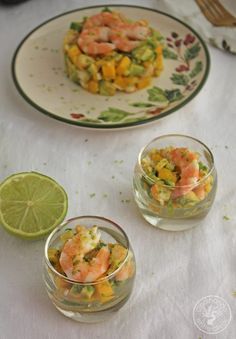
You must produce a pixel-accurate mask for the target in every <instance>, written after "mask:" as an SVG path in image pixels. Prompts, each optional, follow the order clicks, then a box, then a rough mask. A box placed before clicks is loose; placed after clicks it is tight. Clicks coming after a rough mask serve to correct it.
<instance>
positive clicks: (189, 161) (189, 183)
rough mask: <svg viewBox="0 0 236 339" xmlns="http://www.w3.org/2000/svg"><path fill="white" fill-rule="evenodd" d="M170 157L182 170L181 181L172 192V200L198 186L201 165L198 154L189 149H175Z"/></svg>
mask: <svg viewBox="0 0 236 339" xmlns="http://www.w3.org/2000/svg"><path fill="white" fill-rule="evenodd" d="M170 157H171V160H172V161H173V163H174V164H175V165H176V166H177V167H178V168H179V170H180V180H179V181H178V182H177V184H176V187H175V189H174V191H173V192H172V198H177V197H179V196H182V195H184V194H186V193H188V192H190V191H191V190H192V189H193V188H194V187H195V186H196V183H197V181H198V179H199V164H198V159H197V155H196V153H193V152H191V151H189V150H188V149H187V148H175V149H174V150H172V151H171V152H170Z"/></svg>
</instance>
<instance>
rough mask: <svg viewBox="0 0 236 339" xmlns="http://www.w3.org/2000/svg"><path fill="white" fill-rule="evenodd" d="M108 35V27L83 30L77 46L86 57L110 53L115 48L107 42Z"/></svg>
mask: <svg viewBox="0 0 236 339" xmlns="http://www.w3.org/2000/svg"><path fill="white" fill-rule="evenodd" d="M109 33H110V29H109V28H108V27H95V28H88V29H84V30H83V31H82V32H81V34H80V36H79V38H78V45H79V47H80V48H81V49H82V51H83V52H84V53H86V54H88V55H98V54H107V53H110V52H111V51H113V50H114V49H115V48H116V47H115V45H114V44H113V43H110V42H108V41H109Z"/></svg>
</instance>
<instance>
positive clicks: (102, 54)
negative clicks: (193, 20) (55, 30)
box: [63, 10, 163, 96]
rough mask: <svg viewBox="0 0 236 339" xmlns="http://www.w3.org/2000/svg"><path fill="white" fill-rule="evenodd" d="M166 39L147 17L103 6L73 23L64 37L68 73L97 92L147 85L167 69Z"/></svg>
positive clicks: (107, 93) (88, 89) (110, 94)
mask: <svg viewBox="0 0 236 339" xmlns="http://www.w3.org/2000/svg"><path fill="white" fill-rule="evenodd" d="M162 40H163V37H162V36H161V34H160V33H159V32H158V31H156V30H155V29H154V28H152V27H150V26H149V24H148V22H147V21H146V20H138V21H132V20H130V19H129V18H126V17H125V16H124V14H123V13H120V12H116V11H111V10H103V11H101V12H100V13H97V14H95V15H92V16H90V17H86V18H84V19H83V20H82V21H79V22H72V23H71V24H70V29H69V30H68V32H67V33H66V35H65V37H64V41H63V51H64V57H65V68H66V73H67V76H68V77H69V78H70V79H71V80H72V81H73V82H75V83H77V84H78V85H80V86H82V87H83V88H84V89H85V90H87V91H89V92H91V93H93V94H100V95H105V96H112V95H114V94H115V93H116V91H123V92H127V93H131V92H135V91H137V90H139V89H143V88H145V87H147V86H149V85H150V83H151V80H152V77H158V76H160V74H161V72H162V71H163V46H162Z"/></svg>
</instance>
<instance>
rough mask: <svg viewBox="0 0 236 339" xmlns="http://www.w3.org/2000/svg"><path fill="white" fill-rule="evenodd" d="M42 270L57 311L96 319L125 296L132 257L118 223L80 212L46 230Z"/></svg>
mask: <svg viewBox="0 0 236 339" xmlns="http://www.w3.org/2000/svg"><path fill="white" fill-rule="evenodd" d="M43 274H44V282H45V285H46V290H47V293H48V295H49V297H50V299H51V301H52V302H53V304H54V305H55V306H56V308H57V309H58V310H59V311H60V312H61V313H63V314H64V315H65V316H67V317H69V318H72V319H74V320H77V321H80V322H88V323H89V322H98V321H102V320H105V319H106V318H107V317H108V316H110V315H112V314H114V312H115V311H117V310H119V309H120V308H121V307H122V306H123V305H124V304H125V303H126V301H127V300H128V298H129V296H130V294H131V291H132V288H133V283H134V278H135V258H134V254H133V251H132V248H131V246H130V243H129V239H128V237H127V235H126V233H125V232H124V231H123V229H122V228H121V227H120V226H118V225H117V224H115V223H114V222H112V221H110V220H108V219H105V218H102V217H97V216H81V217H77V218H73V219H70V220H68V221H67V222H65V223H64V224H62V225H60V226H58V227H57V228H56V229H55V230H54V231H53V232H52V233H51V234H50V235H49V237H48V239H47V241H46V244H45V255H44V270H43Z"/></svg>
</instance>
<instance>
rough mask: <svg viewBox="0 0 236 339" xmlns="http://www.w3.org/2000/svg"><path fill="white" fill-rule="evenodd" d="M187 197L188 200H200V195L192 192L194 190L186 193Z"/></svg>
mask: <svg viewBox="0 0 236 339" xmlns="http://www.w3.org/2000/svg"><path fill="white" fill-rule="evenodd" d="M184 197H185V199H187V200H188V201H196V202H197V201H199V198H198V196H197V195H196V194H195V193H194V192H192V191H190V192H188V193H187V194H185V196H184Z"/></svg>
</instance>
